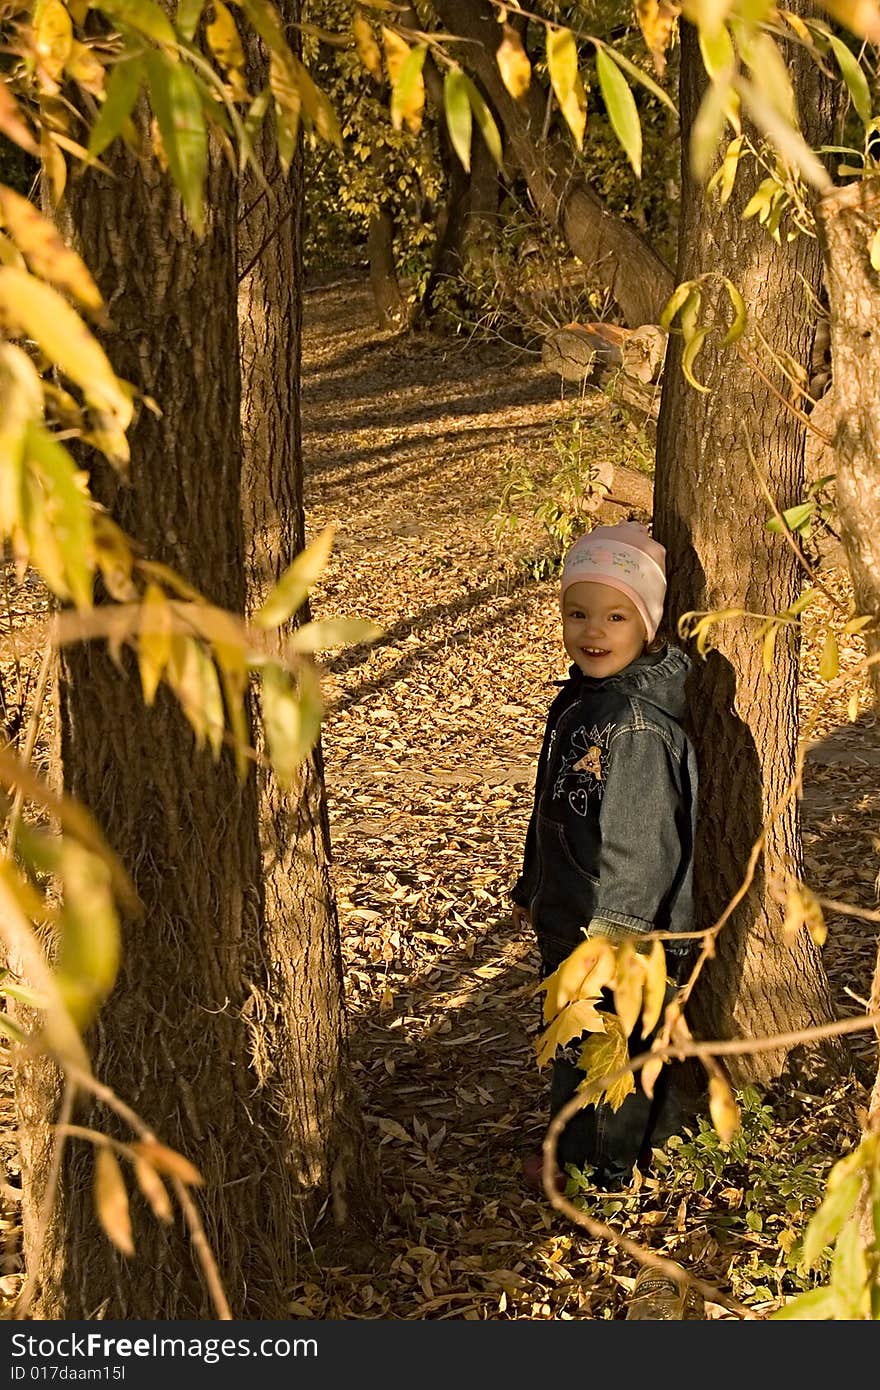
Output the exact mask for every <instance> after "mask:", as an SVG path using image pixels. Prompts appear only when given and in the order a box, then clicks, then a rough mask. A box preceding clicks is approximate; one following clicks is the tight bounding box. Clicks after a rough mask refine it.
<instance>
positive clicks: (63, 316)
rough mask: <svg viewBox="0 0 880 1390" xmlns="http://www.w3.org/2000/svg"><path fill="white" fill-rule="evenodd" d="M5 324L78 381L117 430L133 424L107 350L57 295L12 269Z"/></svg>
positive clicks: (3, 272) (5, 286)
mask: <svg viewBox="0 0 880 1390" xmlns="http://www.w3.org/2000/svg"><path fill="white" fill-rule="evenodd" d="M0 321H2V322H3V323H5V324H6V325H7V327H9V328H10V329H11V330H12V331H13V332H15V333H20V334H23V335H24V336H26V337H28V338H33V339H35V340H36V342H38V343H39V345H40V347H41V348H42V350H43V352H44V353H45V355H46V357H48V358H49V360H50V361H51V362H52V363H54V365H55V366H57V367H58V368H60V370H61V371H62V372H64V373H65V375H66V376H69V377H70V379H71V380H72V381H75V382H76V384H77V386H79V387H80V389H81V390H82V393H83V395H84V396H85V399H86V401H87V402H88V404H89V405H90V406H92V408H93V409H95V410H96V411H98V412H99V414H100V415H106V416H108V417H109V418H110V420H111V421H112V423H113V424H114V426H116V427H118V428H119V429H120V430H125V429H127V428H128V425H129V424H130V423H131V418H132V414H133V407H132V401H131V397H130V395H129V394H128V392H127V391H126V390H125V389H124V387H123V385H122V383H121V382H120V381H119V379H118V377H117V376H116V374H115V372H114V371H113V368H112V367H111V365H110V363H109V361H108V359H107V356H106V354H105V352H104V349H103V348H102V347H101V346H100V344H99V343H98V341H97V339H96V338H95V337H94V336H93V335H92V334H91V333H90V332H89V330H88V328H87V327H86V325H85V324H84V323H83V321H82V319H81V318H80V317H79V315H78V314H77V313H76V311H75V310H74V309H72V308H71V306H70V305H69V304H68V303H67V301H66V300H64V299H62V297H61V295H60V294H58V292H57V290H53V289H52V288H51V286H49V285H45V284H43V283H42V282H41V281H39V280H37V279H36V277H35V276H33V275H28V274H27V273H26V272H25V271H22V270H16V269H15V268H14V267H13V266H2V267H0Z"/></svg>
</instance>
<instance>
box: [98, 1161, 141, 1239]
mask: <svg viewBox="0 0 880 1390" xmlns="http://www.w3.org/2000/svg"><path fill="white" fill-rule="evenodd" d="M95 1210H96V1211H97V1213H98V1220H99V1221H100V1223H101V1225H102V1226H103V1227H104V1230H105V1232H106V1234H107V1235H108V1236H109V1238H110V1240H111V1241H112V1242H113V1244H114V1245H115V1246H116V1248H117V1250H121V1251H122V1253H123V1255H133V1254H134V1241H133V1240H132V1236H131V1215H130V1213H129V1210H128V1192H127V1191H126V1188H125V1180H124V1178H123V1176H122V1172H121V1171H120V1167H119V1163H118V1161H117V1158H116V1155H115V1154H114V1152H113V1150H112V1149H109V1148H107V1147H105V1145H103V1144H100V1145H99V1146H98V1148H97V1149H96V1151H95Z"/></svg>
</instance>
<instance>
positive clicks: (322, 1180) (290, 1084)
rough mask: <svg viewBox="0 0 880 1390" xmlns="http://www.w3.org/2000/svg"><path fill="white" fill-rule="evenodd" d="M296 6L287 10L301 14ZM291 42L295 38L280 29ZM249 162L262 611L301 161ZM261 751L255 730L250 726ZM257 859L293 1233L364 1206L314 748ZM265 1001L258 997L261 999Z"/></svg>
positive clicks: (249, 305) (271, 554)
mask: <svg viewBox="0 0 880 1390" xmlns="http://www.w3.org/2000/svg"><path fill="white" fill-rule="evenodd" d="M298 11H299V5H298V4H288V5H287V6H286V7H284V11H283V12H284V13H285V15H286V17H287V18H289V19H290V20H292V21H295V20H297V19H298V18H299V13H298ZM291 40H292V41H294V40H295V35H293V34H292V35H291ZM250 63H251V70H252V73H253V80H252V82H251V89H252V90H254V91H256V90H259V88H260V87H261V86H262V85H263V83H264V82H265V80H266V77H265V73H264V69H265V67H266V63H265V60H264V59H263V57H262V56H261V54H260V52H259V50H258V46H257V45H256V44H254V45H253V47H252V51H251V55H250ZM256 153H257V157H258V158H259V160H260V163H261V165H262V168H263V172H264V174H265V175H266V178H267V179H268V180H269V182H270V183H271V187H272V190H273V194H274V198H273V200H272V201H271V202H270V201H269V199H268V198H267V197H266V196H265V194H262V193H261V190H260V187H259V185H258V183H257V180H256V179H255V178H253V177H252V176H251V177H250V178H246V179H245V181H244V184H243V186H242V189H241V205H242V208H243V209H245V210H246V212H245V214H243V216H242V220H241V222H240V225H239V265H240V266H241V269H242V271H243V272H247V273H246V274H243V276H242V279H241V282H240V285H239V298H238V313H239V340H240V349H241V372H242V409H241V424H242V445H243V465H242V507H243V514H244V535H245V583H246V606H247V610H248V612H249V613H253V612H254V611H255V610H256V609H257V608H259V607H260V605H261V604H262V602H263V600H264V599H265V597H266V595H267V593H268V591H269V589H270V588H271V587H272V586H273V585H274V584H275V582H276V581H277V580H278V578H279V577H280V576H281V574H282V573H283V571H284V570H285V569H286V568H287V566H288V565H289V564H290V563H291V561H292V560H293V558H294V556H295V555H296V554H297V552H298V551H300V550H301V549H302V547H303V545H304V543H305V526H304V517H303V474H302V449H301V432H300V385H299V383H300V344H301V327H302V289H301V286H302V244H301V210H302V201H303V198H302V164H301V159H300V158H299V156H297V158H296V160H295V161H294V164H293V166H292V168H291V170H290V173H289V175H287V176H285V175H284V174H283V173H282V172H281V169H280V167H279V165H278V155H277V145H276V141H275V134H274V127H272V126H269V127H268V128H266V127H265V126H264V128H263V132H262V135H261V139H260V142H259V144H258V147H257V151H256ZM255 744H256V748H257V750H258V752H260V753H263V752H264V751H265V745H264V739H263V735H262V727H261V725H260V724H259V723H258V725H257V728H256V731H255ZM257 784H258V796H259V816H260V843H261V847H262V859H263V890H264V894H265V905H264V927H263V932H264V941H265V947H266V954H267V960H268V963H269V967H270V970H271V974H272V980H273V989H272V999H271V1001H270V1008H269V1011H268V1012H267V1014H266V1017H265V1018H264V1020H263V1030H264V1036H265V1056H266V1058H267V1059H271V1062H270V1070H271V1071H272V1072H273V1073H274V1076H273V1077H272V1084H274V1085H275V1087H276V1088H277V1093H278V1094H277V1104H278V1107H279V1110H280V1112H281V1114H282V1115H283V1119H284V1127H285V1130H286V1132H287V1134H288V1137H289V1145H290V1154H291V1161H292V1163H293V1165H294V1168H295V1171H296V1175H297V1178H298V1180H299V1183H300V1185H301V1188H302V1193H301V1196H300V1198H299V1201H298V1205H297V1208H296V1210H295V1212H291V1229H292V1232H293V1233H295V1232H296V1230H297V1228H298V1227H301V1225H302V1223H303V1222H304V1223H305V1225H306V1226H308V1224H309V1217H310V1216H314V1214H315V1210H316V1207H317V1205H318V1204H319V1203H320V1202H322V1201H323V1200H324V1199H325V1198H326V1196H327V1195H328V1193H330V1192H331V1191H332V1196H333V1199H334V1204H335V1211H336V1215H337V1218H339V1219H341V1218H342V1217H344V1214H345V1212H344V1207H345V1190H346V1187H347V1186H349V1185H350V1183H351V1181H352V1180H354V1185H355V1186H356V1187H357V1188H358V1189H359V1197H360V1200H359V1203H358V1204H359V1205H362V1204H363V1192H364V1188H365V1186H366V1184H365V1182H364V1181H363V1174H362V1172H361V1171H360V1160H359V1158H358V1156H357V1155H358V1152H363V1151H364V1147H365V1146H364V1144H363V1136H362V1134H361V1130H360V1127H359V1124H358V1121H357V1112H356V1107H355V1105H354V1101H353V1097H352V1093H351V1087H350V1081H349V1076H348V1071H347V1062H348V1059H347V1035H346V1026H345V1009H344V997H343V987H342V962H341V954H340V943H339V927H338V922H337V917H336V904H335V900H334V897H333V891H332V888H331V884H330V843H329V829H328V823H327V815H326V802H325V795H324V783H323V768H322V761H321V749H320V744H319V745H318V747H317V748H316V749H315V752H314V754H313V755H312V756H311V757H310V758H309V759H308V760H307V761H306V762H305V763H304V764H303V765H302V768H301V770H300V774H299V777H298V779H297V784H296V786H295V787H294V788H293V789H292V790H290V791H284V790H282V789H281V788H280V787H279V785H278V781H277V779H276V777H275V776H274V774H273V772H272V771H271V769H270V768H269V767H262V768H260V770H259V773H258V776H257ZM267 1002H269V1001H267Z"/></svg>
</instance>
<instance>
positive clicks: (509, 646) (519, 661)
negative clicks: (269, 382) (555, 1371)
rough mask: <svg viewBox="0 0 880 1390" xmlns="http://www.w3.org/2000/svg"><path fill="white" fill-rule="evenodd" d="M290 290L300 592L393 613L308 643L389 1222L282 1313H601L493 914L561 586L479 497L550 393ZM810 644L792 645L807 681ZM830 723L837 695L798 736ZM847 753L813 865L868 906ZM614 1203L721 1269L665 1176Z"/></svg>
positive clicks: (601, 1273)
mask: <svg viewBox="0 0 880 1390" xmlns="http://www.w3.org/2000/svg"><path fill="white" fill-rule="evenodd" d="M306 312H307V320H306V323H307V332H306V342H305V389H304V431H305V435H304V437H305V456H306V471H307V484H306V487H307V515H308V526H309V531H310V533H314V531H316V530H317V529H318V528H319V527H320V526H322V525H324V524H326V523H327V522H330V521H332V522H334V523H335V524H336V525H337V526H338V528H339V531H338V537H337V544H336V550H335V554H334V558H333V560H332V562H331V565H330V567H329V569H328V571H327V574H326V576H325V581H324V582H323V583H322V585H321V587H320V589H319V591H318V592H317V593H316V595H315V603H314V607H315V610H316V612H317V614H318V615H323V614H330V613H336V614H342V613H350V614H357V615H360V616H363V617H369V618H372V619H373V620H374V621H376V622H377V623H379V624H380V625H381V626H382V627H383V628H384V630H385V633H386V636H385V637H384V639H382V640H380V641H379V642H378V643H376V644H375V646H373V647H371V648H369V649H358V650H355V651H350V652H346V653H344V654H341V655H339V656H337V657H336V658H335V659H331V660H329V661H328V663H327V666H328V675H327V681H326V690H327V693H328V696H329V711H328V718H327V722H326V726H325V737H324V746H325V753H326V759H327V777H328V791H329V801H330V814H331V824H332V835H333V842H334V854H335V877H336V885H337V891H338V895H339V909H340V922H341V929H342V933H343V939H344V952H345V960H346V967H347V982H348V984H347V987H348V998H349V1004H350V1009H351V1018H352V1044H353V1050H354V1056H355V1066H356V1069H357V1072H358V1076H359V1080H360V1084H361V1088H362V1093H363V1101H364V1107H365V1110H366V1112H367V1117H368V1124H369V1125H370V1127H371V1133H372V1136H373V1137H374V1138H375V1140H376V1141H377V1142H378V1143H379V1144H380V1145H381V1148H380V1158H381V1164H382V1171H383V1181H384V1187H385V1200H386V1202H387V1208H388V1218H387V1227H386V1231H385V1238H384V1240H383V1248H382V1250H381V1251H373V1252H371V1253H370V1254H369V1256H366V1257H365V1263H364V1267H363V1269H361V1270H359V1271H352V1270H351V1269H350V1268H346V1269H343V1268H329V1269H328V1268H326V1266H324V1265H323V1264H322V1261H321V1255H320V1251H318V1252H317V1260H316V1268H315V1272H314V1274H313V1275H312V1276H310V1277H308V1278H307V1279H306V1280H304V1283H303V1285H302V1287H301V1288H300V1289H299V1290H298V1291H297V1293H296V1298H295V1300H294V1311H295V1312H299V1313H300V1314H303V1315H305V1314H308V1315H311V1316H319V1317H368V1318H369V1317H397V1318H400V1317H403V1318H425V1317H429V1318H443V1317H471V1318H485V1317H490V1318H497V1317H551V1316H552V1317H559V1318H570V1317H581V1318H583V1317H586V1318H594V1319H595V1318H599V1319H602V1318H607V1317H619V1316H621V1299H622V1295H623V1291H624V1289H625V1287H626V1285H627V1283H628V1282H629V1278H630V1277H631V1276H632V1274H633V1273H634V1271H635V1266H634V1264H633V1263H632V1262H631V1261H629V1260H627V1259H626V1258H625V1257H616V1256H613V1255H610V1254H609V1252H608V1250H607V1249H602V1248H600V1247H598V1246H597V1245H595V1244H592V1243H591V1242H589V1241H588V1240H586V1239H582V1238H581V1236H580V1234H579V1233H578V1232H577V1231H575V1230H573V1229H572V1228H571V1227H570V1226H569V1225H568V1224H567V1223H566V1222H563V1221H561V1220H560V1219H558V1218H557V1217H556V1216H555V1214H553V1213H551V1212H550V1211H549V1210H548V1209H547V1208H546V1206H545V1204H544V1202H543V1201H535V1200H533V1199H531V1198H530V1197H529V1196H528V1195H527V1194H526V1192H525V1191H524V1189H523V1187H522V1185H521V1182H520V1178H519V1161H520V1157H521V1154H522V1152H523V1150H524V1149H526V1148H529V1147H533V1146H534V1145H535V1144H536V1143H538V1142H539V1141H540V1137H541V1135H542V1133H543V1128H544V1119H545V1113H544V1095H543V1087H542V1085H541V1082H540V1079H539V1078H538V1076H537V1074H536V1071H535V1067H534V1053H533V1049H532V1039H533V1036H534V1031H535V1025H536V1023H537V1013H536V1005H535V1001H534V1000H533V999H531V998H530V997H529V996H530V992H531V989H532V986H533V983H534V979H535V968H536V960H535V955H534V951H533V946H532V943H531V941H530V940H529V939H527V938H525V937H522V936H516V935H515V934H514V933H513V932H512V930H511V927H510V924H509V907H508V898H507V893H508V889H509V885H510V883H511V882H512V880H513V879H514V878H515V876H516V872H517V869H518V862H519V855H520V852H521V845H522V838H523V835H524V831H525V825H526V821H527V818H528V814H529V810H530V800H531V784H532V778H533V775H534V760H535V757H536V755H537V750H538V744H539V738H540V733H541V729H542V726H543V718H544V714H545V711H546V707H547V704H548V702H549V698H550V696H551V694H552V690H553V686H552V682H553V681H554V680H555V679H557V678H559V677H560V676H561V675H563V674H564V673H565V669H566V662H565V660H564V653H563V652H562V649H561V644H560V643H559V639H558V632H557V625H556V615H555V589H554V585H553V584H552V583H535V582H533V581H531V580H529V579H527V578H524V577H523V573H522V569H521V568H518V567H517V564H516V560H517V556H518V555H521V554H522V552H523V550H525V549H528V548H529V547H533V546H534V545H535V544H536V543H537V542H538V540H539V537H538V536H537V534H535V533H532V534H528V533H526V534H524V535H522V536H521V537H519V538H518V539H517V542H516V546H515V547H514V546H513V545H512V544H509V543H508V544H507V545H506V546H505V547H502V548H501V549H499V546H498V543H497V541H496V538H495V535H494V532H493V525H492V512H493V509H494V506H495V503H496V499H497V497H498V493H499V490H500V473H501V469H502V465H503V463H504V460H505V457H507V456H508V455H509V454H510V452H511V451H520V452H523V451H524V452H525V453H526V454H527V456H529V457H534V456H535V455H536V454H537V453H538V452H539V451H541V450H547V449H549V447H550V442H551V437H552V433H553V429H554V426H556V425H558V424H559V422H560V421H561V420H562V419H563V418H564V416H565V411H566V408H567V407H566V404H565V403H564V402H561V401H560V399H559V383H558V379H557V378H556V377H554V376H551V375H550V374H548V373H547V372H545V371H544V370H543V369H542V368H541V367H540V365H539V364H536V363H535V361H534V359H531V360H526V359H524V358H522V357H518V356H517V355H515V354H514V353H512V352H510V351H508V350H505V349H503V348H500V347H495V346H489V347H486V346H482V347H479V348H478V347H475V346H471V347H468V348H465V347H464V346H459V345H458V344H452V345H448V344H438V343H435V342H430V341H421V342H420V341H415V342H414V341H413V340H411V339H406V338H395V337H393V336H391V335H387V334H382V333H380V332H378V331H377V330H375V329H374V327H373V326H372V317H371V310H370V303H369V297H368V294H367V292H366V289H365V287H364V286H363V285H362V284H359V283H357V282H354V283H351V284H346V285H342V286H337V287H335V288H331V289H329V290H324V291H321V292H319V293H314V294H312V295H310V296H309V297H308V301H307V310H306ZM854 657H855V653H854V652H853V653H846V654H845V659H848V660H852V659H854ZM810 663H812V665H811V664H810ZM814 667H815V653H812V654H810V655H809V657H808V661H807V664H806V667H805V677H804V694H805V699H807V700H809V698H811V692H812V691H813V690H814V689H815V685H816V681H815V677H814V674H813V672H814ZM843 719H845V716H844V715H843V714H842V711H841V710H840V708H839V707H837V708H832V709H831V710H830V711H829V713H828V716H827V717H826V719H825V721H824V723H823V724H822V725H821V726H820V727H819V730H818V733H819V734H820V735H825V734H826V733H830V732H831V731H832V730H833V729H834V727H835V725H836V724H837V723H840V722H842V720H843ZM852 727H853V726H850V729H852ZM859 737H860V739H861V740H862V742H861V743H860V748H862V747H863V746H864V741H865V738H866V735H865V733H864V731H863V730H860V731H859ZM829 746H830V747H831V754H829V755H828V757H831V756H832V755H833V753H834V748H835V747H837V753H838V754H840V747H839V740H838V745H834V743H833V740H832V743H831V745H829ZM823 749H824V745H823ZM823 749H820V750H819V752H818V757H819V758H822V757H823V756H824V752H823ZM843 756H844V757H845V759H846V763H845V765H843V766H842V765H841V764H840V763H839V762H838V763H837V764H836V765H832V763H831V762H829V761H828V757H826V760H825V762H819V761H816V762H815V764H811V767H813V768H814V770H813V771H812V772H811V778H810V786H809V789H808V790H809V798H808V811H809V817H810V821H809V823H808V827H807V841H808V845H810V846H814V847H815V855H814V862H813V864H812V866H811V868H812V871H813V872H814V873H815V872H819V873H822V872H823V866H824V871H825V877H826V879H827V877H828V872H827V871H828V868H829V856H830V860H831V861H832V862H831V869H832V870H833V873H834V874H835V875H836V878H835V880H834V882H835V883H836V885H837V888H838V889H839V890H841V892H835V893H834V896H841V894H842V893H845V894H847V895H849V896H850V898H851V899H852V900H855V901H865V900H866V895H867V900H868V901H872V900H873V893H872V891H869V889H868V884H867V877H866V874H865V870H864V868H863V867H856V866H864V865H865V864H866V863H869V862H870V855H871V850H870V830H871V823H870V818H869V817H867V816H866V815H865V814H864V813H865V811H866V810H869V809H874V808H875V806H876V794H875V793H874V790H873V784H874V781H875V774H874V773H872V772H870V769H868V770H867V771H866V765H865V764H862V765H861V766H858V765H854V764H853V761H852V755H851V754H848V753H846V752H844V755H843ZM869 785H870V790H869ZM842 841H843V843H841V842H842ZM875 870H876V865H875V866H874V867H873V868H872V869H871V875H870V876H871V878H872V879H873V874H874V872H875ZM831 886H834V885H833V884H832V885H831ZM842 930H843V937H842V939H841V942H840V944H841V946H842V947H843V949H842V951H841V952H840V958H839V959H838V958H837V957H836V956H835V952H834V950H829V967H830V968H831V969H832V975H833V977H834V980H835V987H836V989H837V993H838V995H839V997H840V1002H841V1005H842V1011H845V1012H850V1011H853V1010H854V1009H855V1007H856V1006H855V1005H854V1004H853V1002H852V1000H851V999H850V998H848V997H847V996H846V995H845V994H844V989H845V987H846V985H847V984H849V985H850V986H852V982H853V981H854V980H861V988H862V989H864V986H865V979H866V978H869V974H870V967H871V965H872V963H873V949H874V943H873V932H872V931H870V930H865V929H864V925H863V924H858V923H856V924H855V925H854V924H853V922H852V921H850V922H848V923H847V924H842ZM865 971H867V972H868V974H867V976H866V975H865ZM864 1048H865V1049H866V1053H865V1056H866V1059H867V1056H868V1053H869V1052H870V1045H869V1044H868V1043H867V1042H865V1044H864ZM614 1205H615V1206H616V1209H617V1219H621V1218H622V1219H624V1220H625V1221H630V1222H635V1223H638V1224H639V1227H640V1231H641V1236H642V1238H645V1237H647V1238H648V1239H653V1244H655V1245H657V1246H659V1247H661V1248H662V1249H663V1250H664V1251H669V1252H673V1253H674V1254H675V1255H676V1257H677V1258H680V1259H687V1260H689V1261H690V1262H691V1264H692V1265H693V1263H694V1261H697V1262H700V1261H702V1268H701V1270H700V1272H701V1273H703V1274H704V1277H711V1274H712V1271H713V1269H714V1272H715V1273H716V1274H718V1273H719V1268H720V1267H719V1264H718V1260H719V1247H718V1245H717V1243H713V1240H712V1239H710V1238H707V1237H706V1234H705V1224H704V1223H703V1224H702V1225H701V1223H700V1221H696V1222H694V1221H690V1220H687V1219H680V1220H679V1222H678V1225H677V1227H676V1225H675V1224H674V1223H671V1222H670V1221H669V1220H668V1213H667V1211H666V1209H667V1206H668V1196H665V1195H664V1193H663V1191H662V1189H661V1186H660V1184H659V1183H653V1186H652V1182H651V1181H649V1183H648V1184H647V1185H646V1187H645V1189H644V1190H643V1191H642V1193H641V1194H640V1195H639V1196H638V1197H634V1198H632V1199H629V1201H628V1204H627V1203H625V1204H624V1206H623V1207H622V1208H621V1206H620V1204H619V1203H617V1204H614ZM665 1213H666V1214H665ZM680 1215H681V1214H680V1213H679V1216H680ZM652 1228H653V1229H654V1236H653V1238H652V1237H651V1235H650V1231H651V1229H652ZM743 1291H744V1292H745V1293H747V1292H748V1281H746V1283H745V1285H744V1286H743V1289H742V1290H741V1292H743ZM716 1311H718V1312H720V1310H716Z"/></svg>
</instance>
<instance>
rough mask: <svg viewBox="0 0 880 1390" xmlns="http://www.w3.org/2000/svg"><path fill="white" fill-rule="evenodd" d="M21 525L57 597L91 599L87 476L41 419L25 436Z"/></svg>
mask: <svg viewBox="0 0 880 1390" xmlns="http://www.w3.org/2000/svg"><path fill="white" fill-rule="evenodd" d="M25 461H26V462H25V475H24V496H23V509H22V524H23V526H24V530H25V532H26V534H27V538H28V543H29V545H30V549H31V556H32V559H33V562H34V564H35V565H37V566H38V568H40V569H41V571H42V573H43V576H44V578H45V579H46V582H47V583H48V584H49V585H50V587H51V588H52V589H53V590H54V592H55V593H56V594H57V595H58V597H59V598H72V599H73V601H74V603H75V604H76V605H77V607H78V608H87V607H89V606H90V605H91V602H92V577H93V574H94V567H95V553H94V544H93V539H92V504H91V499H90V497H89V493H88V478H87V475H86V474H85V473H83V472H81V471H80V470H79V469H77V467H76V464H75V463H74V461H73V459H72V458H71V457H70V454H69V453H68V452H67V450H66V449H65V448H64V447H63V446H62V445H61V444H59V443H58V442H57V440H56V439H54V438H53V436H52V435H51V434H49V433H48V431H47V430H45V429H44V428H43V426H42V425H40V424H39V423H37V422H35V421H32V422H31V423H30V424H29V425H28V427H27V431H26V435H25Z"/></svg>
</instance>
